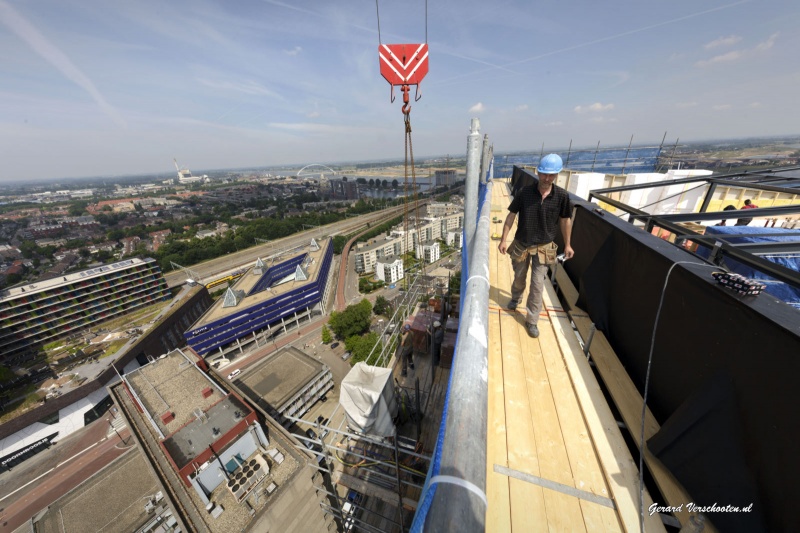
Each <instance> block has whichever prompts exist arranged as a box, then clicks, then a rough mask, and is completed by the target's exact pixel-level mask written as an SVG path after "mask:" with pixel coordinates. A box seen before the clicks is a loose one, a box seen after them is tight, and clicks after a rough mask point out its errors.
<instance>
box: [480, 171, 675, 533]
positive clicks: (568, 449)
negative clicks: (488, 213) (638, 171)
mask: <svg viewBox="0 0 800 533" xmlns="http://www.w3.org/2000/svg"><path fill="white" fill-rule="evenodd" d="M509 200H510V198H509V197H508V189H507V187H506V185H505V183H504V182H503V181H501V180H496V182H495V185H494V189H493V196H492V206H493V212H492V216H493V217H494V216H496V217H498V219H500V222H499V223H493V224H492V232H496V233H498V234H500V233H501V231H502V221H503V220H505V216H506V213H507V211H506V207H507V206H508V203H509ZM512 236H513V230H512ZM497 242H498V241H495V240H492V241H490V243H491V244H490V246H491V248H490V259H489V262H490V266H489V270H490V273H491V279H490V281H491V289H490V294H489V385H488V387H489V399H488V403H489V404H488V427H487V432H488V435H487V459H486V462H487V481H486V494H487V497H488V500H489V506H488V508H487V515H486V531H492V532H502V531H517V532H526V533H527V532H533V531H570V532H577V531H589V532H596V531H630V532H633V531H639V530H640V526H639V516H640V514H639V491H638V485H637V472H636V465H635V463H634V461H633V458H632V457H631V456H630V453H629V452H628V450H627V448H626V446H625V443H624V441H623V439H622V435H621V434H620V432H619V428H618V426H617V424H616V421H615V420H614V418H613V416H612V414H611V412H610V410H609V408H608V405H607V403H606V402H605V399H604V398H603V395H602V392H601V391H600V389H599V387H598V385H597V382H596V381H595V379H594V375H593V374H592V371H591V369H590V367H589V365H588V363H587V361H586V358H585V357H584V356H583V354H582V352H581V350H580V345H579V343H578V340H577V338H576V337H575V335H574V334H573V332H572V327H571V325H570V322H569V319H568V318H567V316H566V313H564V311H563V310H562V309H561V307H560V305H559V304H558V300H557V299H556V297H555V293H554V292H553V291H552V287H550V286H549V285H548V284H547V283H546V286H547V287H548V289H547V291H546V294H545V302H544V308H543V311H542V314H541V316H540V319H539V330H540V336H539V338H537V339H532V338H530V337H529V336H528V334H527V333H526V331H525V328H524V321H525V315H524V312H525V311H524V309H522V308H520V309H522V310H521V311H517V312H510V311H508V310H506V309H505V306H506V304H507V303H508V300H509V298H510V289H511V282H512V279H513V271H512V268H511V261H510V259H509V257H508V256H507V255H501V254H500V253H499V251H498V250H497ZM522 301H523V302H524V301H525V296H523V299H522ZM645 496H646V497H645V508H646V506H647V505H649V504H650V499H649V496H648V495H647V494H646V493H645ZM645 514H646V513H645ZM644 527H645V530H646V531H664V527H663V525H662V524H661V522H660V520H659V519H658V518H657V516H656V517H649V516H646V517H645V523H644Z"/></svg>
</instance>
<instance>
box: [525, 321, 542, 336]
mask: <svg viewBox="0 0 800 533" xmlns="http://www.w3.org/2000/svg"><path fill="white" fill-rule="evenodd" d="M525 331H527V332H528V336H529V337H533V338H534V339H535V338H536V337H538V336H539V327H538V326H537V325H536V324H525Z"/></svg>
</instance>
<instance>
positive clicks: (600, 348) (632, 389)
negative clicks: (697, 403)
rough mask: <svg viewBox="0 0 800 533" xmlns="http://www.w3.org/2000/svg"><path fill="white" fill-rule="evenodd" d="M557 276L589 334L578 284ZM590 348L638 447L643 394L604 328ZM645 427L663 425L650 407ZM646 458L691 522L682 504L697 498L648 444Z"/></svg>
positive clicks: (651, 430)
mask: <svg viewBox="0 0 800 533" xmlns="http://www.w3.org/2000/svg"><path fill="white" fill-rule="evenodd" d="M556 279H557V281H558V286H559V287H560V288H561V291H562V293H563V294H564V296H565V299H566V301H567V303H568V304H569V305H570V307H571V309H570V316H571V317H572V321H573V322H574V323H575V326H576V327H577V329H578V332H579V333H580V335H581V337H583V338H584V339H586V338H588V335H589V330H590V328H591V324H592V322H591V319H590V318H589V316H588V315H587V313H586V312H585V311H583V310H582V309H580V308H579V307H577V305H576V302H577V299H578V292H577V290H576V289H575V286H574V285H573V284H572V281H571V280H570V279H569V277H568V276H567V275H566V273H565V272H563V271H561V270H560V271H559V272H558V273H557V275H556ZM589 350H590V353H591V356H592V360H593V361H594V364H595V367H596V368H597V371H598V373H599V374H600V377H601V379H602V380H603V383H604V384H605V386H606V388H607V389H608V392H609V394H610V395H611V398H612V399H613V401H614V404H615V405H616V407H617V409H618V410H619V412H620V416H622V420H623V422H625V425H626V426H627V427H628V432H629V434H630V436H631V438H632V439H633V441H634V443H635V444H636V446H637V447H638V446H639V445H640V442H641V426H642V395H641V394H640V393H639V390H638V389H637V388H636V385H635V384H634V383H633V381H632V380H631V378H630V376H629V375H628V372H627V371H626V370H625V367H624V366H623V365H622V363H621V362H620V360H619V358H618V357H617V355H616V353H614V349H613V348H612V347H611V345H610V344H609V342H608V340H607V339H606V337H605V335H604V334H603V332H602V331H597V332H595V334H594V337H593V339H592V344H591V346H590V348H589ZM644 428H645V431H644V435H645V441H646V440H647V439H649V438H650V437H652V436H653V435H655V434H656V432H658V430H659V428H660V425H659V424H658V422H657V421H656V419H655V417H654V416H653V414H652V413H651V412H650V409H649V408H648V409H646V410H645V419H644ZM644 460H645V463H646V465H647V468H648V470H649V471H650V473H651V475H652V476H653V480H654V481H655V482H656V485H657V486H658V490H659V491H660V492H661V494H662V495H663V496H664V499H665V500H666V501H665V502H663V504H665V505H669V506H673V507H679V506H681V507H680V508H681V509H682V512H678V513H675V517H676V518H677V519H678V520H679V521H680V523H681V525H686V524H688V523H689V520H690V517H691V516H692V515H693V514H695V513H690V512H689V511H688V510H686V506H685V505H682V504H685V503H686V502H691V501H694V500H692V499H691V497H690V496H689V493H688V492H687V491H686V489H684V488H683V486H682V485H681V484H680V482H678V480H677V479H675V476H673V475H672V473H671V472H670V471H669V470H667V468H666V467H665V466H664V464H663V463H662V462H661V461H659V460H658V459H657V458H656V457H655V456H654V455H653V454H652V453H650V451H649V450H648V449H647V447H646V446H645V453H644ZM705 524H706V527H707V528H709V531H711V530H712V529H710V528H713V526H712V525H711V524H710V523H709V521H706V522H705Z"/></svg>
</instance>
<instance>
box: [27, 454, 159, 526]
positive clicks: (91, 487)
mask: <svg viewBox="0 0 800 533" xmlns="http://www.w3.org/2000/svg"><path fill="white" fill-rule="evenodd" d="M159 491H162V494H165V495H166V491H163V489H162V486H161V484H160V483H159V482H158V480H157V479H156V478H155V476H154V475H153V474H152V471H151V469H150V468H149V467H148V465H147V460H146V459H145V457H144V455H143V454H142V452H141V450H139V449H138V448H133V449H131V450H130V451H129V452H128V453H126V454H125V455H123V456H121V457H120V458H119V459H117V460H116V461H114V462H113V463H111V464H110V465H109V466H108V467H106V468H104V469H103V470H101V471H100V472H98V473H97V474H95V475H94V476H92V477H90V478H89V479H87V480H86V482H84V483H81V484H80V485H79V486H78V487H77V488H75V489H74V490H72V491H71V492H69V493H67V494H65V495H64V496H62V497H61V498H59V499H58V500H56V501H55V502H53V503H52V504H50V505H49V506H48V507H47V512H46V513H45V514H44V515H42V516H41V518H39V520H38V521H37V522H36V524H35V526H34V531H37V532H41V533H61V532H62V531H136V530H137V529H138V528H139V527H141V526H142V525H143V524H144V523H145V522H146V521H147V520H148V519H149V518H151V517H152V516H153V515H152V514H151V513H147V512H146V511H145V509H144V506H145V503H146V502H147V497H148V496H154V495H155V494H156V493H157V492H159ZM157 505H167V500H166V499H164V500H161V502H160V503H159V504H157Z"/></svg>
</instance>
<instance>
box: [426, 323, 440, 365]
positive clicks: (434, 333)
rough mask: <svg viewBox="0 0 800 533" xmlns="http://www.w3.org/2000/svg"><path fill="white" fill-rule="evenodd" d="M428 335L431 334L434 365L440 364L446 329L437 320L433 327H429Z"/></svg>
mask: <svg viewBox="0 0 800 533" xmlns="http://www.w3.org/2000/svg"><path fill="white" fill-rule="evenodd" d="M428 335H429V336H430V341H431V343H432V345H433V351H432V354H433V366H438V365H439V354H440V353H441V351H442V341H443V340H444V330H443V329H442V323H441V322H439V321H438V320H436V321H435V322H434V323H433V329H432V330H431V328H428Z"/></svg>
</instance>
